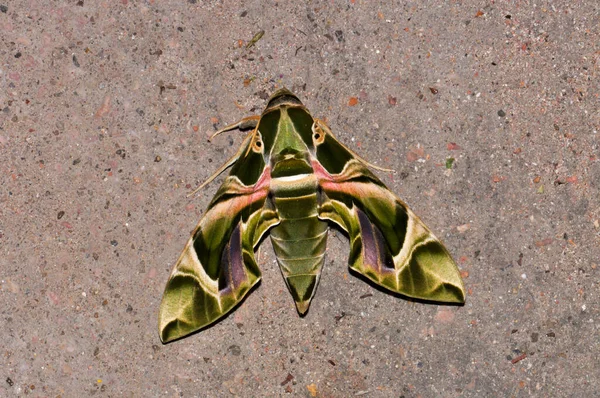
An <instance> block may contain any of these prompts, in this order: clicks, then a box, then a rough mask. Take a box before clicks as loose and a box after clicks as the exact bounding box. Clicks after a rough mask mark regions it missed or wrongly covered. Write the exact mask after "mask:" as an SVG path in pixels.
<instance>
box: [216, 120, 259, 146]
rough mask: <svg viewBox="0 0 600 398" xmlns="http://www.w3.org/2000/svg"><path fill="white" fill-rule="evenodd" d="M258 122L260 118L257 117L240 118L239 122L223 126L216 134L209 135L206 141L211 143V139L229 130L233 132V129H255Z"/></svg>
mask: <svg viewBox="0 0 600 398" xmlns="http://www.w3.org/2000/svg"><path fill="white" fill-rule="evenodd" d="M259 120H260V116H258V115H254V116H248V117H245V118H242V119H240V120H239V121H237V122H235V123H233V124H230V125H228V126H225V127H223V128H222V129H220V130H218V131H217V132H216V133H214V134H213V135H211V136H210V138H209V139H208V140H209V141H212V139H213V138H215V137H216V136H218V135H219V134H221V133H224V132H226V131H231V130H235V129H239V130H248V129H255V128H256V126H258V121H259Z"/></svg>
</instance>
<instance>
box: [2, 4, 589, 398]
mask: <svg viewBox="0 0 600 398" xmlns="http://www.w3.org/2000/svg"><path fill="white" fill-rule="evenodd" d="M0 5H1V7H0V11H1V12H0V28H1V31H2V35H1V37H0V60H1V65H0V84H1V87H2V90H1V91H0V159H1V160H2V161H1V162H0V178H1V187H0V251H1V254H0V281H1V283H0V314H1V317H0V333H1V336H2V340H1V342H0V396H1V397H10V396H33V397H83V396H106V397H120V396H125V397H142V396H148V397H157V396H167V397H228V396H240V397H262V396H301V397H302V396H304V397H315V396H316V397H350V396H367V397H406V398H409V397H484V396H495V397H509V396H514V397H525V396H534V397H567V396H572V397H593V396H600V393H599V391H600V382H599V381H598V377H599V375H600V370H599V367H600V359H599V357H600V354H599V353H600V343H599V341H600V339H599V337H600V318H599V314H600V304H599V301H600V292H599V286H598V284H599V282H598V281H599V273H600V269H599V266H600V225H599V222H600V221H599V220H600V199H599V189H598V185H599V182H600V160H599V159H600V153H599V142H600V141H599V134H598V130H599V129H600V114H599V105H600V102H599V97H598V96H599V94H600V93H599V91H600V90H599V87H600V84H599V77H600V76H599V75H600V73H599V72H600V64H599V62H600V47H599V45H598V43H600V15H599V14H600V8H599V6H598V3H597V2H596V1H592V0H588V1H566V0H562V1H551V2H550V1H540V2H537V3H532V2H521V1H519V2H498V1H496V2H493V1H488V2H474V1H447V2H438V1H428V2H421V1H406V2H396V1H394V2H391V1H388V2H382V4H378V3H376V2H370V1H364V0H351V1H322V2H320V1H311V2H306V3H304V2H291V1H289V2H288V1H268V2H259V1H231V0H227V1H201V0H188V1H184V0H180V1H158V0H147V1H137V0H133V1H132V0H121V1H97V2H96V1H91V0H70V1H48V2H41V1H40V2H36V1H25V0H22V1H21V0H3V1H1V0H0ZM260 30H264V31H265V34H264V36H263V37H262V39H261V40H259V41H258V42H257V43H256V44H255V45H254V46H253V47H251V48H249V49H246V44H247V43H248V42H249V41H250V40H251V39H252V37H253V36H254V35H255V34H256V33H257V32H259V31H260ZM282 86H286V87H288V88H290V89H292V90H293V91H295V92H296V93H297V94H298V95H299V96H300V98H301V99H303V101H304V102H305V104H306V105H307V106H308V108H309V109H310V110H311V111H312V113H313V114H314V115H316V116H319V117H321V118H326V119H327V121H328V123H329V124H330V126H331V128H332V129H333V131H334V133H336V134H337V136H338V137H339V138H340V139H341V140H342V141H343V142H345V143H346V144H348V145H349V146H350V147H351V148H353V149H355V150H356V151H357V152H359V153H360V154H361V155H362V156H364V157H365V158H367V159H369V160H370V161H371V162H373V163H376V164H378V165H381V166H383V167H388V168H393V169H395V170H396V171H397V172H396V173H395V174H390V173H379V175H380V176H381V177H382V178H383V179H384V181H385V182H386V183H387V184H388V185H389V187H390V188H391V189H392V190H393V191H394V192H396V193H397V194H398V195H399V196H400V197H402V198H403V199H404V200H406V202H407V203H408V204H409V205H411V207H412V208H413V210H414V211H415V212H416V213H417V214H419V215H420V216H421V217H422V218H423V220H424V221H425V222H426V223H427V224H428V225H429V227H430V228H431V229H432V230H433V231H434V232H435V233H436V234H437V235H438V236H440V237H441V238H442V239H443V240H444V241H445V243H446V245H447V247H448V249H449V250H450V252H451V253H452V254H453V255H454V257H455V258H456V260H457V262H458V263H459V265H460V268H461V270H462V274H463V276H464V281H465V284H466V287H467V289H468V298H467V303H466V305H465V306H464V307H448V306H436V305H427V304H422V303H413V302H410V301H407V300H403V299H401V298H398V297H394V296H392V295H388V294H386V293H384V292H382V291H380V290H377V289H375V288H373V286H371V285H369V284H367V283H365V282H364V281H362V280H359V279H357V278H356V277H354V276H352V275H349V273H348V270H347V267H346V258H347V255H348V242H347V240H346V238H345V236H343V235H342V234H339V233H336V232H334V233H333V234H332V235H331V237H330V239H329V248H328V261H327V263H326V269H325V270H324V273H323V277H322V279H321V284H320V286H319V289H318V291H317V295H316V297H315V298H314V300H313V304H312V307H311V309H310V312H309V314H308V315H307V316H306V317H305V318H300V317H298V315H297V313H296V310H295V309H294V304H293V300H292V298H291V296H289V294H288V292H287V291H286V288H285V285H284V282H283V279H282V277H281V275H280V273H279V270H278V268H277V266H276V264H275V258H274V255H273V252H272V250H271V247H270V246H269V243H268V241H267V242H265V243H264V244H263V246H262V247H261V250H260V264H261V268H262V270H263V276H264V279H263V281H262V283H261V285H260V286H259V288H258V289H256V290H255V291H254V292H252V294H251V295H250V296H249V297H248V298H247V300H245V301H244V302H243V303H242V305H241V306H240V307H239V308H238V309H237V310H236V311H235V312H234V313H233V314H232V315H231V316H229V317H227V318H226V319H224V320H223V321H222V322H219V323H217V324H216V325H215V326H214V327H212V328H209V329H207V330H205V331H203V332H201V333H198V334H195V335H193V336H190V337H188V338H186V339H183V340H180V341H177V342H175V343H173V344H168V345H162V344H161V343H160V340H159V338H158V332H157V311H158V304H159V301H160V298H161V295H162V291H163V288H164V284H165V282H166V280H167V277H168V274H169V271H170V269H171V267H172V265H173V263H174V262H175V260H176V259H177V257H178V255H179V253H180V251H181V250H182V248H183V245H184V243H185V241H186V240H187V239H188V235H189V232H190V231H191V230H192V229H193V228H194V226H195V224H196V222H197V221H198V219H199V218H200V216H201V215H202V213H203V211H204V209H205V208H206V206H207V205H208V203H209V201H210V199H211V197H212V195H213V194H214V193H215V191H216V189H217V187H218V182H219V181H220V179H219V180H217V181H216V182H214V183H212V184H210V185H209V186H208V187H207V188H206V189H204V190H203V191H202V192H201V193H200V194H198V195H197V196H196V197H194V198H186V194H187V193H188V192H189V191H190V190H191V189H192V188H194V187H196V186H197V185H198V184H199V183H200V182H202V181H203V180H204V179H205V178H206V177H208V176H209V175H210V174H211V173H212V171H214V170H216V169H217V167H218V166H219V165H221V164H222V163H223V162H224V161H225V160H226V159H227V158H228V157H229V156H231V155H232V154H233V153H234V152H235V150H236V149H237V146H238V145H239V144H240V142H241V140H242V136H243V135H242V134H240V133H236V132H232V133H231V134H229V135H223V136H220V137H218V138H217V139H215V140H214V141H213V142H212V143H208V142H207V134H210V133H211V132H213V131H214V130H215V128H218V127H221V126H223V125H225V124H226V123H230V122H233V121H236V120H237V119H239V118H241V117H242V116H247V115H249V114H253V113H258V112H260V111H261V110H262V108H263V106H264V105H265V98H266V97H267V96H268V95H269V94H271V93H272V92H273V91H274V90H275V89H276V88H279V87H282ZM353 98H356V99H353ZM354 102H356V104H354V105H352V104H353V103H354ZM449 158H453V159H455V160H454V162H453V164H451V165H450V163H451V162H452V161H449V160H448V159H449ZM447 166H448V167H450V168H447Z"/></svg>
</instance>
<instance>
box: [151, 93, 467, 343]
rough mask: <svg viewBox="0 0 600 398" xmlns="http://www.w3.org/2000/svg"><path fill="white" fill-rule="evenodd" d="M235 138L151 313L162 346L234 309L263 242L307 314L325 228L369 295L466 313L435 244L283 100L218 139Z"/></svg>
mask: <svg viewBox="0 0 600 398" xmlns="http://www.w3.org/2000/svg"><path fill="white" fill-rule="evenodd" d="M236 128H239V129H252V130H251V131H250V133H249V134H248V135H247V136H246V138H245V139H244V141H243V144H242V146H241V148H240V149H239V150H238V152H237V153H236V154H235V155H234V156H233V157H232V158H231V159H230V160H229V161H228V162H227V163H226V164H225V165H223V166H222V167H221V168H220V169H219V170H217V172H216V173H215V174H213V175H212V176H211V177H210V178H209V179H208V181H206V183H208V182H210V181H212V180H213V179H214V178H215V177H216V176H217V175H219V174H220V173H221V172H223V171H224V170H225V169H227V168H229V167H231V172H230V173H229V175H228V176H227V177H226V178H225V180H224V182H223V184H222V185H221V187H220V188H219V189H218V191H217V193H216V195H215V197H214V198H213V199H212V201H211V203H210V205H209V206H208V209H207V210H206V213H205V214H204V216H203V217H202V219H201V220H200V222H199V224H198V226H197V227H196V229H195V230H194V232H193V233H192V235H191V237H190V239H189V240H188V242H187V244H186V246H185V248H184V250H183V253H182V254H181V256H180V257H179V260H177V263H176V264H175V266H174V267H173V270H172V272H171V275H170V277H169V280H168V282H167V286H166V288H165V292H164V295H163V299H162V303H161V305H160V311H159V333H160V338H161V340H162V341H163V342H165V343H166V342H169V341H172V340H175V339H178V338H180V337H183V336H186V335H188V334H190V333H192V332H194V331H197V330H199V329H201V328H203V327H205V326H208V325H210V324H212V323H213V322H215V321H216V320H218V319H219V318H221V317H222V316H224V315H226V314H227V313H228V312H229V311H231V310H232V309H233V308H234V307H235V306H236V304H238V303H239V302H240V301H241V300H242V299H243V298H244V296H245V295H246V294H247V293H248V292H249V291H250V289H251V288H252V287H253V286H254V285H255V284H256V283H257V282H258V281H259V279H260V276H261V274H260V270H259V268H258V265H257V263H256V259H255V256H254V249H255V248H257V246H258V244H259V243H260V242H261V239H262V238H263V236H264V235H265V234H267V233H268V234H269V235H270V237H271V242H272V245H273V249H274V251H275V255H276V257H277V262H278V264H279V266H280V269H281V273H282V274H283V277H284V279H285V282H286V284H287V287H288V288H289V291H290V293H291V294H292V297H293V298H294V301H295V303H296V308H297V310H298V313H299V314H301V315H303V314H305V313H306V311H307V310H308V307H309V305H310V302H311V299H312V297H313V295H314V294H315V290H316V288H317V284H318V282H319V276H320V274H321V268H322V267H323V263H324V259H325V246H326V242H327V233H328V229H329V226H330V224H335V225H337V226H338V227H340V228H341V229H342V230H344V231H345V232H346V233H347V235H348V238H349V240H350V257H349V260H348V264H349V266H350V268H351V269H352V270H354V271H356V272H358V273H360V274H362V275H364V276H365V277H367V278H368V279H370V280H371V281H373V282H374V283H375V284H377V285H380V286H382V287H384V288H386V289H389V290H391V291H392V292H396V293H400V294H402V295H404V296H407V297H411V298H416V299H423V300H431V301H435V302H443V303H464V300H465V291H464V287H463V284H462V280H461V277H460V273H459V271H458V268H457V266H456V264H455V263H454V261H453V260H452V257H451V256H450V254H448V251H447V250H446V248H445V247H444V245H443V244H442V243H441V242H440V241H439V240H438V239H437V238H436V237H435V236H434V235H433V234H432V233H431V232H430V231H429V229H428V228H427V227H426V226H425V224H423V222H422V221H421V220H420V219H419V218H418V217H417V216H416V215H415V214H414V213H413V212H412V211H411V210H410V209H409V208H408V206H407V205H406V204H405V203H404V202H402V201H401V200H400V199H398V198H397V197H396V196H395V195H394V194H393V193H392V192H391V191H390V190H389V189H388V188H387V187H386V186H385V185H384V184H383V183H382V182H381V181H380V180H379V179H378V178H377V177H376V176H375V175H374V174H373V173H372V172H371V171H370V170H369V169H368V168H367V165H368V163H367V162H366V161H364V160H362V159H361V158H360V157H358V156H357V155H356V154H354V153H353V152H352V151H351V150H350V149H348V148H347V147H346V146H344V145H343V144H342V143H340V142H339V141H338V140H337V139H336V138H335V137H334V136H333V134H332V133H331V130H330V129H329V128H328V127H327V126H326V125H325V123H324V122H323V121H321V120H319V119H316V118H313V117H312V116H311V115H310V113H309V112H308V110H307V109H306V108H305V107H304V105H303V104H302V102H300V100H299V99H298V97H296V96H295V95H294V94H292V93H291V92H290V91H288V90H286V89H281V90H279V91H277V92H275V93H274V94H273V95H272V96H271V98H270V99H269V101H268V104H267V106H266V108H265V110H264V111H263V113H262V114H261V115H260V116H251V117H247V118H244V119H242V120H240V121H239V122H237V123H235V124H232V125H230V126H227V127H225V128H224V129H222V130H220V131H218V132H217V133H216V134H218V133H220V132H222V131H227V130H233V129H236ZM206 183H205V184H206ZM205 184H203V185H202V186H204V185H205ZM202 186H201V187H202ZM201 187H200V188H201Z"/></svg>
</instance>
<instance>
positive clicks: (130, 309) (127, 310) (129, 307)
mask: <svg viewBox="0 0 600 398" xmlns="http://www.w3.org/2000/svg"><path fill="white" fill-rule="evenodd" d="M132 311H133V307H132V306H131V304H127V309H126V310H125V312H132Z"/></svg>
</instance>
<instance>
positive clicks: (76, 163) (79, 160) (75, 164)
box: [73, 158, 81, 166]
mask: <svg viewBox="0 0 600 398" xmlns="http://www.w3.org/2000/svg"><path fill="white" fill-rule="evenodd" d="M79 163H81V158H79V159H75V160H73V166H77V165H78V164H79Z"/></svg>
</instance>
